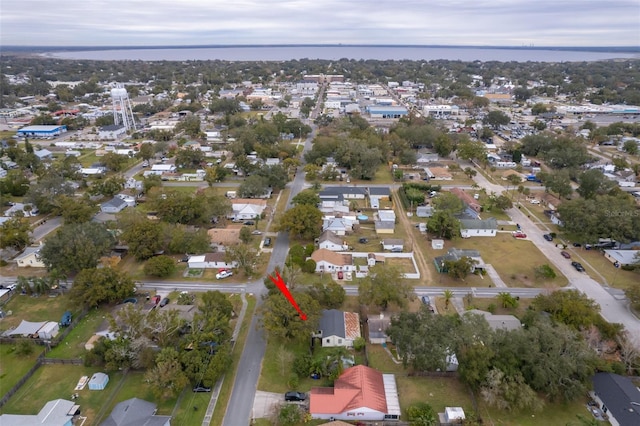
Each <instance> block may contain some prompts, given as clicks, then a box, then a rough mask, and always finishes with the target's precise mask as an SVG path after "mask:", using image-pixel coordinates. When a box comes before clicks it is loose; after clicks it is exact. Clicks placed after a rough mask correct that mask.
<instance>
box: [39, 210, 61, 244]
mask: <svg viewBox="0 0 640 426" xmlns="http://www.w3.org/2000/svg"><path fill="white" fill-rule="evenodd" d="M61 225H62V217H60V216H58V217H53V218H51V219H46V221H43V223H41V224H40V225H38V226H37V227H36V228H35V229H34V230H33V231H31V236H32V237H33V241H35V242H38V241H40V240H42V239H43V238H44V237H46V236H47V235H48V234H50V233H51V232H53V231H54V230H55V229H57V228H58V227H59V226H61Z"/></svg>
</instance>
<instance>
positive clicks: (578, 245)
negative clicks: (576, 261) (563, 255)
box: [573, 243, 582, 247]
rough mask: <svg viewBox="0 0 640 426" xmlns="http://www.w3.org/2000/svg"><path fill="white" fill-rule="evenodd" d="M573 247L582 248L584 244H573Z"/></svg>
mask: <svg viewBox="0 0 640 426" xmlns="http://www.w3.org/2000/svg"><path fill="white" fill-rule="evenodd" d="M573 246H574V247H582V244H580V243H573Z"/></svg>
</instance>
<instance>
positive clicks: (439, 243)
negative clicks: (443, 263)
mask: <svg viewBox="0 0 640 426" xmlns="http://www.w3.org/2000/svg"><path fill="white" fill-rule="evenodd" d="M431 248H432V249H434V250H442V249H444V240H431Z"/></svg>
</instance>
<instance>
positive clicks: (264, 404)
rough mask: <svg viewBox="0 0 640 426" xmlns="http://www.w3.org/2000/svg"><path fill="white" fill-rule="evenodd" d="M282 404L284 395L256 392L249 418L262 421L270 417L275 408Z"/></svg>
mask: <svg viewBox="0 0 640 426" xmlns="http://www.w3.org/2000/svg"><path fill="white" fill-rule="evenodd" d="M283 403H284V395H283V394H281V393H275V392H263V391H256V396H255V398H254V400H253V412H252V415H251V418H253V419H264V418H267V417H271V416H272V415H273V413H274V411H275V410H276V409H277V407H278V406H279V405H280V404H283Z"/></svg>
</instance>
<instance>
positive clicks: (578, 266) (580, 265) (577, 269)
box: [571, 262, 584, 272]
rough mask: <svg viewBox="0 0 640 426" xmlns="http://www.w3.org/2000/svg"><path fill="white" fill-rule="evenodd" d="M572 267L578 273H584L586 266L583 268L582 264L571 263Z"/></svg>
mask: <svg viewBox="0 0 640 426" xmlns="http://www.w3.org/2000/svg"><path fill="white" fill-rule="evenodd" d="M571 266H573V267H574V268H576V271H578V272H584V266H582V263H580V262H571Z"/></svg>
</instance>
